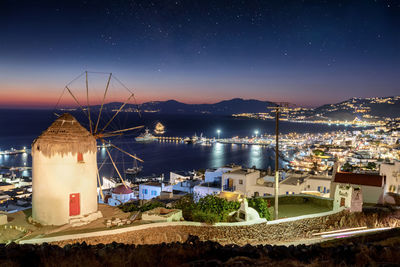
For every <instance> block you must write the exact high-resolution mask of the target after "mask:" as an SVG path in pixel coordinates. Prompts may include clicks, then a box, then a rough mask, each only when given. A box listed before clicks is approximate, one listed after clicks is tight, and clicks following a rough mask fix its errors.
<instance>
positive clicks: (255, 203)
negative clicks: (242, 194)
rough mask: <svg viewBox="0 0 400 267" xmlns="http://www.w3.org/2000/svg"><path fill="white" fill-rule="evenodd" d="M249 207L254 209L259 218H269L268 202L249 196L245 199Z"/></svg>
mask: <svg viewBox="0 0 400 267" xmlns="http://www.w3.org/2000/svg"><path fill="white" fill-rule="evenodd" d="M247 202H248V204H249V207H251V208H253V209H255V210H256V211H257V212H258V214H259V215H260V217H261V218H265V219H267V220H268V221H269V220H271V214H270V212H269V209H268V206H269V205H268V202H267V201H265V200H264V199H262V198H250V199H248V200H247Z"/></svg>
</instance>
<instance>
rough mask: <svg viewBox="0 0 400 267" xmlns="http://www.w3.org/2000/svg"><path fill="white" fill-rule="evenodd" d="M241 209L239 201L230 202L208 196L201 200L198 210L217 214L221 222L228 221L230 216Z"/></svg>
mask: <svg viewBox="0 0 400 267" xmlns="http://www.w3.org/2000/svg"><path fill="white" fill-rule="evenodd" d="M239 208H240V203H239V202H238V201H228V200H226V199H224V198H220V197H217V196H215V195H207V196H205V197H203V198H201V199H200V200H199V202H198V203H197V207H196V209H198V210H201V211H203V212H206V213H209V214H215V215H216V216H217V217H218V221H219V222H224V221H227V219H228V214H229V213H230V212H232V211H236V210H238V209H239Z"/></svg>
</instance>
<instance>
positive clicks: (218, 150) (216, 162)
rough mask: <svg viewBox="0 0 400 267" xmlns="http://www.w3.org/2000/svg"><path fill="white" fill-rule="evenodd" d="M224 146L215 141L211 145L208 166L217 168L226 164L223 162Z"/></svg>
mask: <svg viewBox="0 0 400 267" xmlns="http://www.w3.org/2000/svg"><path fill="white" fill-rule="evenodd" d="M225 148H226V146H225V145H223V144H220V143H216V144H214V145H213V146H212V153H211V158H210V164H209V165H210V167H213V168H217V167H219V166H223V165H225V164H226V162H225V151H224V150H225Z"/></svg>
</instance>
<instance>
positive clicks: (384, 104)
mask: <svg viewBox="0 0 400 267" xmlns="http://www.w3.org/2000/svg"><path fill="white" fill-rule="evenodd" d="M313 113H314V114H313V117H322V118H329V119H345V120H353V119H354V118H355V117H358V118H360V119H371V120H374V119H380V118H399V117H400V96H392V97H374V98H350V99H348V100H346V101H343V102H340V103H337V104H330V105H323V106H320V107H318V108H315V109H313Z"/></svg>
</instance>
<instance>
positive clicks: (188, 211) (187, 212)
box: [173, 194, 196, 221]
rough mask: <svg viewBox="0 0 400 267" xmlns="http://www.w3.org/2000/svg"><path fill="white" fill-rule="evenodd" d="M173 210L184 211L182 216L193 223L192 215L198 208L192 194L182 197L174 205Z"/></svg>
mask: <svg viewBox="0 0 400 267" xmlns="http://www.w3.org/2000/svg"><path fill="white" fill-rule="evenodd" d="M173 208H175V209H180V210H182V216H183V218H184V219H185V220H186V221H193V218H192V213H193V210H194V209H195V208H196V203H195V202H194V199H193V195H192V194H188V195H185V196H183V197H181V198H180V199H179V200H178V201H176V202H175V203H174V204H173Z"/></svg>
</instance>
